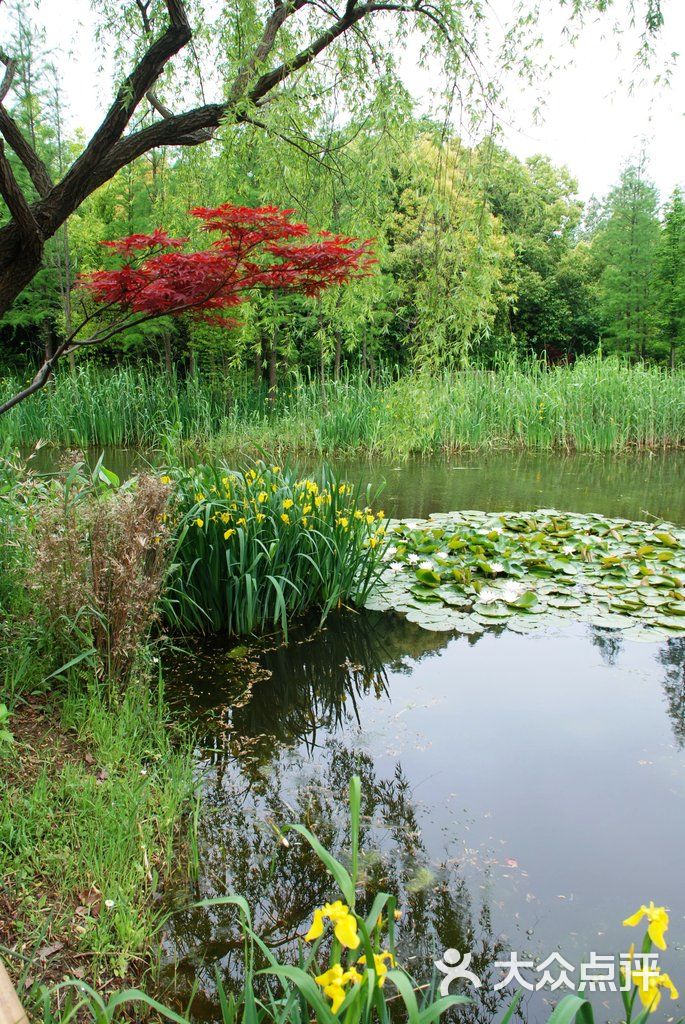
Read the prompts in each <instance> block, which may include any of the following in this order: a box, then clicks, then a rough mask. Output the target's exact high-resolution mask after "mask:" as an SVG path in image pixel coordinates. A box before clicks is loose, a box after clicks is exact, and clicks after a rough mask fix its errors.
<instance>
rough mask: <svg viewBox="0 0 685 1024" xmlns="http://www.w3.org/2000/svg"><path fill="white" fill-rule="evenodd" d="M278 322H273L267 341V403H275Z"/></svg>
mask: <svg viewBox="0 0 685 1024" xmlns="http://www.w3.org/2000/svg"><path fill="white" fill-rule="evenodd" d="M277 344H278V324H277V323H274V327H273V333H272V335H271V340H270V342H269V405H271V406H273V405H275V403H276V390H277V388H278V352H277V348H276V346H277Z"/></svg>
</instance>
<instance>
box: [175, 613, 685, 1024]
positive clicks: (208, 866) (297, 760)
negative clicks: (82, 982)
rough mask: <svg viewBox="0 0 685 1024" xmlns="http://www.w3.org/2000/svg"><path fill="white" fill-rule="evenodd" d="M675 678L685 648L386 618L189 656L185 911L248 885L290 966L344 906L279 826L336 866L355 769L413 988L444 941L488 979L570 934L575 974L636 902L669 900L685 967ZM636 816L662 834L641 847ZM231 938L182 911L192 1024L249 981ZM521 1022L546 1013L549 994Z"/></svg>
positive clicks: (203, 914)
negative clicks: (293, 826)
mask: <svg viewBox="0 0 685 1024" xmlns="http://www.w3.org/2000/svg"><path fill="white" fill-rule="evenodd" d="M597 655H599V658H598V657H597ZM684 666H685V642H684V641H682V640H673V641H670V642H669V643H668V644H664V645H661V646H656V645H646V644H635V643H633V642H625V643H624V642H622V641H621V639H620V636H617V635H616V634H610V633H607V632H606V631H602V630H597V629H594V628H590V627H578V630H577V631H576V632H575V634H573V635H571V636H568V637H552V638H545V637H535V638H532V637H520V636H514V635H512V634H510V633H504V634H502V635H501V636H500V637H499V638H497V637H495V636H493V635H492V634H485V635H483V636H476V637H471V638H465V637H462V638H458V639H455V638H453V637H450V636H449V635H446V634H444V633H429V632H426V631H424V630H421V629H420V628H419V627H417V626H415V625H412V624H411V623H407V622H406V621H405V620H401V619H400V620H398V619H396V618H395V617H393V616H392V615H385V616H384V615H379V614H367V615H356V614H349V615H340V616H336V617H335V618H333V619H331V620H329V623H328V625H327V627H326V628H325V629H322V630H319V631H315V632H314V633H312V632H309V631H308V627H307V626H303V627H302V629H301V630H299V631H295V632H294V634H293V635H292V636H291V641H290V643H289V644H288V645H283V644H280V643H277V642H276V641H275V640H268V639H266V640H263V641H262V642H261V643H260V645H259V646H258V647H256V648H254V649H251V650H250V651H244V650H238V651H236V650H233V651H230V650H229V649H228V648H227V647H222V646H221V645H220V644H216V645H215V647H214V648H213V649H211V650H208V649H207V648H206V647H203V649H202V650H201V651H200V652H199V655H198V656H194V657H187V658H186V659H185V661H183V660H182V659H178V658H176V659H175V680H176V684H175V692H176V695H177V699H179V701H180V702H181V703H182V704H183V705H184V707H187V706H188V704H189V703H190V704H191V705H192V706H193V708H194V709H195V711H196V712H197V711H201V716H202V717H201V721H202V723H203V733H202V737H201V741H200V747H199V749H198V763H199V764H200V765H201V768H202V771H203V773H204V780H205V781H204V792H205V801H204V806H203V811H202V818H201V821H200V835H199V846H200V851H201V873H200V878H199V881H198V885H197V889H196V891H195V892H194V893H192V894H189V893H183V894H178V900H179V902H180V903H183V905H187V903H188V902H190V901H191V900H192V899H193V898H196V897H200V898H202V897H207V896H212V895H221V894H224V893H226V892H231V891H232V892H238V893H241V894H243V895H245V896H246V897H247V899H248V902H249V903H250V904H251V905H252V906H253V907H254V908H255V920H256V923H257V926H258V929H259V931H260V933H261V934H263V935H264V936H265V937H266V938H267V939H268V941H269V942H270V943H273V944H274V945H276V946H277V947H278V948H279V949H282V950H283V952H284V954H287V953H288V951H289V950H291V949H292V944H293V943H294V942H295V939H296V937H297V936H298V935H300V936H301V935H302V934H303V932H304V931H305V930H306V927H307V926H308V923H309V920H310V916H311V912H312V909H313V907H314V906H315V905H317V904H319V903H321V902H323V901H325V900H326V899H328V898H330V896H331V895H332V893H331V889H330V882H329V880H328V878H327V876H326V875H325V874H324V873H323V872H322V870H321V868H320V866H319V865H318V864H317V863H316V862H315V861H314V860H313V858H312V857H311V855H310V854H309V852H308V848H306V847H305V846H303V845H302V844H301V843H299V842H295V841H292V839H289V843H290V845H289V846H288V847H285V846H284V845H283V844H282V841H281V833H280V828H281V827H282V825H283V824H284V823H285V822H288V821H294V820H303V821H305V822H306V823H308V824H310V826H311V827H312V828H313V829H314V830H315V831H316V833H317V834H318V835H319V836H320V838H321V839H322V841H323V842H325V843H326V844H327V845H329V846H330V848H331V849H333V851H334V852H336V854H337V855H339V856H341V857H344V852H345V827H346V817H345V807H344V794H345V788H346V785H347V781H348V779H349V777H350V775H351V774H353V773H354V772H358V773H359V774H360V775H361V776H362V778H363V783H364V790H365V805H364V815H365V818H364V848H365V851H366V854H365V858H364V860H363V869H364V880H365V889H364V896H363V900H364V901H365V902H366V905H368V903H369V900H370V899H371V898H372V896H373V895H374V894H375V892H377V891H378V890H379V889H383V890H386V889H388V890H391V891H396V892H398V894H399V895H400V900H401V905H402V906H403V909H404V911H405V916H404V920H403V922H402V925H401V928H400V932H399V940H400V950H401V954H402V957H403V962H404V963H405V964H406V965H407V966H408V968H409V969H410V970H413V972H414V973H415V974H416V975H417V976H418V977H420V978H421V979H422V980H426V978H427V975H428V974H429V973H430V969H431V964H432V962H433V960H434V959H435V955H436V951H437V953H442V951H443V950H444V948H446V947H447V946H453V947H455V948H457V949H461V950H472V951H473V952H474V962H476V963H477V965H478V967H477V970H478V973H480V974H481V975H484V976H486V977H487V976H488V975H490V976H492V973H493V964H494V961H495V960H496V959H497V958H498V956H499V955H500V953H501V952H503V951H504V950H505V949H506V950H509V949H517V950H518V951H519V953H521V954H523V953H524V952H526V951H530V952H531V953H533V954H534V953H535V952H536V951H537V952H539V953H543V952H544V953H545V954H548V953H549V952H550V951H551V950H553V949H556V948H558V945H557V944H558V943H560V941H561V942H562V943H563V950H562V952H563V953H564V955H565V956H566V957H567V958H568V959H569V960H570V961H571V962H576V963H579V962H580V959H581V958H582V955H583V954H585V953H587V952H588V951H589V950H590V949H591V948H592V949H596V950H598V951H599V952H605V953H606V952H613V951H615V950H617V949H621V948H623V946H622V945H621V943H624V942H625V938H624V936H623V935H622V934H621V929H620V921H621V919H622V917H623V916H624V915H625V913H626V912H627V909H630V907H628V908H627V909H626V906H625V905H624V904H625V901H626V899H627V900H628V902H629V903H630V902H631V901H632V902H634V901H635V899H636V898H637V899H638V902H639V901H641V900H642V899H643V895H644V898H646V899H650V898H652V897H654V898H655V899H657V901H658V902H665V903H667V904H669V903H670V905H671V906H672V909H673V911H674V915H673V918H672V930H671V936H672V938H671V944H672V948H673V950H675V951H676V952H675V954H674V955H675V956H676V957H678V953H677V950H678V948H679V943H680V944H681V946H680V948H681V950H682V948H685V926H684V925H683V916H682V911H681V908H682V906H683V904H684V902H685V900H684V899H683V897H684V896H685V886H684V885H683V882H682V877H681V871H680V867H679V860H680V857H679V853H678V851H679V850H680V849H681V848H682V845H683V843H684V842H685V771H684V769H685V759H683V757H682V755H681V756H677V755H676V750H678V751H682V750H683V749H685V744H684V742H683V741H684V739H685V719H684V708H685V697H684V688H685V669H684ZM658 680H661V683H662V686H663V690H660V688H659V686H658ZM655 684H656V685H655ZM172 692H173V691H172ZM660 693H662V694H663V695H665V697H666V702H665V705H664V702H663V699H662V698H660ZM664 706H665V707H666V710H667V711H668V716H666V715H664V713H663V712H664ZM668 723H670V727H671V729H672V730H673V734H674V735H675V737H676V740H677V747H676V746H675V745H674V744H673V743H672V741H671V739H670V736H669V727H668ZM664 725H665V726H666V727H665V728H664ZM603 789H605V790H606V792H604V793H603ZM602 794H603V795H602ZM639 806H649V807H650V813H651V814H654V815H656V817H657V818H658V819H659V820H660V822H661V825H660V828H659V830H658V833H657V834H656V835H650V840H649V843H647V844H645V842H644V840H643V838H642V837H641V836H640V834H639V831H637V832H636V816H635V808H636V807H639ZM657 865H658V872H657V874H658V878H657V884H656V886H655V884H654V867H655V866H657ZM238 942H239V937H238V934H237V932H236V929H235V915H234V912H233V911H228V910H225V909H219V908H217V909H214V910H212V911H210V912H207V911H204V910H203V911H198V910H184V911H179V912H178V913H177V914H176V915H175V916H174V918H173V923H172V928H171V930H170V934H169V939H168V944H167V952H168V956H169V958H170V960H171V961H173V962H176V963H178V972H179V978H180V982H181V986H180V987H181V990H182V991H183V990H187V989H189V988H190V986H191V984H192V980H194V979H195V978H197V979H199V981H200V984H201V989H202V993H203V994H202V996H201V998H200V999H199V1001H198V1002H197V1004H196V1012H197V1014H198V1020H214V1019H215V1014H216V1008H215V1007H214V1004H213V997H212V991H213V971H214V965H215V964H216V963H219V964H220V966H221V970H222V971H224V972H225V973H226V974H227V975H228V977H229V978H230V977H237V976H238V975H239V970H240V954H239V949H238ZM680 956H682V953H681V954H680ZM670 966H671V969H672V970H673V971H674V973H675V975H676V976H677V975H678V968H677V964H675V965H670ZM668 967H669V964H668V963H667V964H666V968H667V969H668ZM680 973H681V974H682V970H681V971H680ZM481 991H482V992H483V997H482V999H481V1001H480V1002H479V1003H478V1004H477V1006H476V1007H475V1008H474V1009H473V1011H472V1016H471V1017H470V1018H464V1017H463V1016H462V1019H472V1020H474V1021H480V1020H490V1019H491V1016H492V1013H493V1012H494V1007H493V1006H492V1005H491V1004H492V1000H494V998H495V994H493V993H492V991H491V985H488V984H486V985H484V988H483V989H482V990H481ZM502 998H508V997H507V996H505V997H502ZM536 999H537V1000H538V1001H539V999H540V997H536ZM525 1012H526V1014H527V1017H528V1019H529V1020H530V1021H531V1022H534V1021H537V1020H540V1019H544V1014H543V1013H542V1010H541V1009H540V1007H539V1002H538V1003H536V1002H534V1001H531V1002H530V1003H529V1004H528V1005H527V1007H526V1010H525ZM213 1014H214V1016H213Z"/></svg>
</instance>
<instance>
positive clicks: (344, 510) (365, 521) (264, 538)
mask: <svg viewBox="0 0 685 1024" xmlns="http://www.w3.org/2000/svg"><path fill="white" fill-rule="evenodd" d="M168 474H169V475H168V476H167V475H165V476H164V477H163V480H164V481H166V480H167V479H169V480H171V482H172V486H173V487H174V502H173V507H172V511H171V513H170V514H171V516H172V523H171V530H172V533H173V537H174V541H173V554H172V562H173V564H172V568H171V574H170V581H169V586H168V593H167V598H166V601H165V607H166V610H167V618H168V619H169V621H170V622H171V623H173V624H175V625H178V626H180V627H181V628H183V629H191V630H199V631H200V632H217V631H220V630H225V631H227V632H229V633H250V632H253V631H254V630H257V629H266V628H268V627H270V626H276V627H277V628H281V629H282V630H283V631H284V632H286V631H287V628H288V623H289V622H290V620H291V619H292V618H293V617H295V616H297V615H301V614H303V613H304V612H306V611H308V610H309V609H311V608H317V609H318V610H319V611H320V615H321V620H322V621H323V619H325V618H326V616H327V615H328V613H329V612H330V611H332V609H334V608H336V607H338V606H339V605H340V604H341V603H342V602H344V601H351V602H353V603H355V604H357V605H360V604H363V602H364V600H365V598H366V595H367V594H368V592H369V590H370V589H371V587H372V586H373V584H374V583H375V581H376V579H377V576H378V572H379V568H380V558H381V554H382V551H383V548H384V541H383V534H384V532H385V531H384V528H383V524H382V520H383V513H382V512H379V513H375V512H374V511H373V509H372V508H371V506H370V505H369V504H368V502H369V500H370V497H369V494H368V493H366V494H362V493H360V492H358V491H355V489H354V488H353V487H352V486H351V485H350V484H346V483H340V482H338V480H337V479H336V478H335V476H334V475H333V474H332V473H331V472H330V471H328V470H326V469H324V470H323V472H322V474H321V476H320V478H319V480H318V481H317V480H313V479H309V478H298V477H297V476H296V475H295V474H294V473H293V472H291V471H289V470H281V468H280V467H278V466H267V465H266V464H265V463H263V462H257V463H255V465H254V467H253V468H252V469H249V470H247V472H245V473H239V472H237V471H234V470H231V469H229V468H228V466H226V465H222V464H220V463H215V464H213V465H206V466H197V467H194V468H193V469H191V470H181V469H179V468H174V469H171V470H169V471H168Z"/></svg>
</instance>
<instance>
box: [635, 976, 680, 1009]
mask: <svg viewBox="0 0 685 1024" xmlns="http://www.w3.org/2000/svg"><path fill="white" fill-rule="evenodd" d="M631 979H632V982H633V984H634V985H635V986H636V988H637V994H638V995H639V997H640V1002H641V1003H642V1005H643V1006H644V1007H645V1009H649V1012H650V1013H654V1011H655V1010H656V1008H657V1006H658V1005H659V1003H660V1002H661V989H662V988H665V989H668V991H669V993H670V995H671V999H677V998H678V989H677V988H676V987H675V985H674V984H673V982H672V981H671V979H670V978H669V976H668V974H665V973H664V974H662V973H661V972H660V971H657V970H655V969H651V970H647V971H631Z"/></svg>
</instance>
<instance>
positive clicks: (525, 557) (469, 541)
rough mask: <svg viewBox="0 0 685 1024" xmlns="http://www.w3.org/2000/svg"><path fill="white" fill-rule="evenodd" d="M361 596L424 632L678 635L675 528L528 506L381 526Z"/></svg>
mask: <svg viewBox="0 0 685 1024" xmlns="http://www.w3.org/2000/svg"><path fill="white" fill-rule="evenodd" d="M388 537H389V541H390V546H389V547H388V548H387V554H388V556H389V558H390V559H391V561H390V562H389V564H388V565H387V567H386V568H385V570H384V572H383V574H382V576H381V578H380V579H379V582H378V585H377V587H376V588H375V590H374V591H373V592H372V593H371V594H370V595H369V597H368V598H367V600H366V607H367V608H369V609H375V610H377V611H385V610H390V609H394V610H395V611H399V612H404V613H405V614H406V615H407V618H408V619H409V620H410V621H411V622H416V623H418V624H419V625H420V626H423V628H424V629H430V630H445V631H447V630H456V631H458V632H462V633H481V632H483V630H484V629H485V628H486V627H488V626H507V627H508V628H510V629H513V630H515V631H519V632H530V631H532V630H534V629H539V628H541V627H542V626H543V625H544V626H548V625H549V624H550V622H551V623H555V622H558V621H560V620H569V619H576V620H578V619H579V620H582V621H586V622H590V623H592V625H594V626H599V627H602V628H608V629H620V630H622V631H623V633H624V635H625V636H630V637H633V638H635V639H647V640H649V639H660V638H662V637H667V638H668V637H674V636H685V531H683V530H679V529H677V528H676V527H674V526H672V525H670V524H668V523H660V524H659V523H654V524H648V523H637V522H631V521H629V520H626V519H607V518H605V517H603V516H600V515H579V514H575V513H567V512H558V511H556V510H554V509H538V510H537V511H536V512H514V513H510V512H505V513H486V512H473V511H467V512H449V513H444V514H442V513H441V514H437V513H436V514H435V515H432V516H431V517H430V518H429V519H427V520H416V521H411V520H399V521H391V522H390V524H389V529H388Z"/></svg>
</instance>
